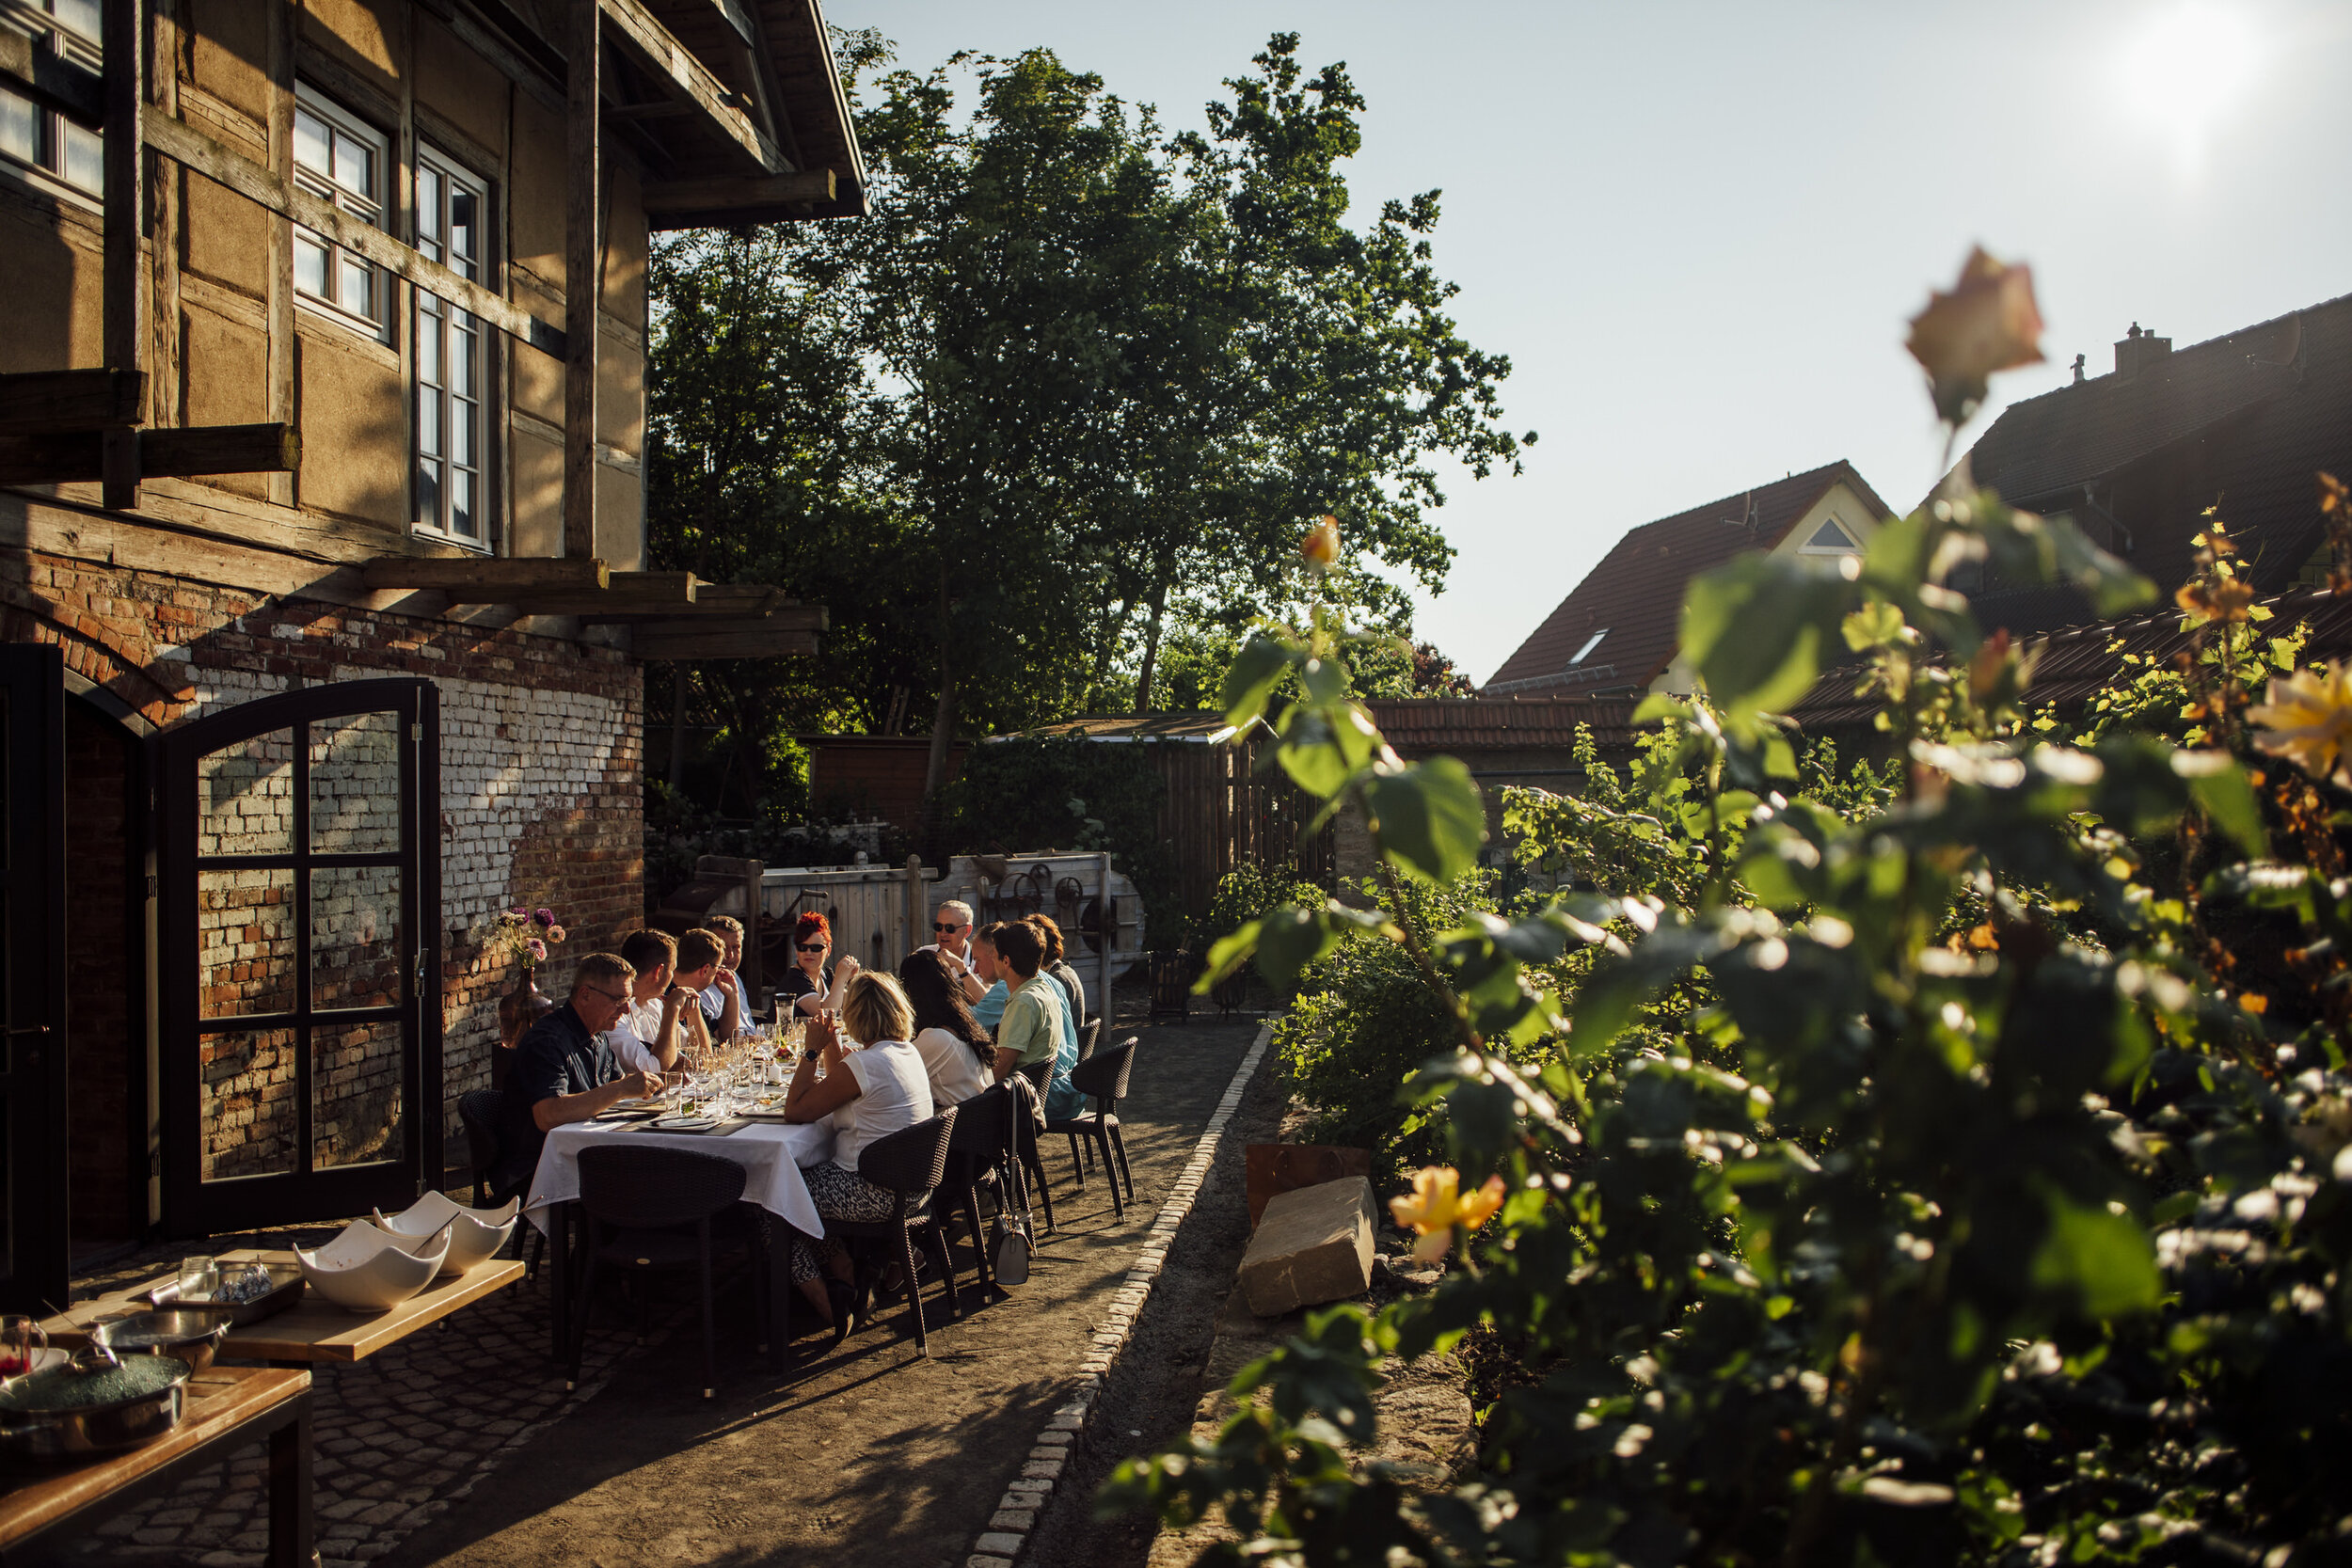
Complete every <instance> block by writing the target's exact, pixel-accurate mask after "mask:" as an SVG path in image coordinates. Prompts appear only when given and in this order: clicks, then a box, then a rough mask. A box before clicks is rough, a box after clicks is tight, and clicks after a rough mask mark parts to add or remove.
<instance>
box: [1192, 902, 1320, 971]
mask: <svg viewBox="0 0 2352 1568" xmlns="http://www.w3.org/2000/svg"><path fill="white" fill-rule="evenodd" d="M1340 935H1341V931H1340V927H1338V926H1337V925H1335V924H1334V923H1333V922H1331V921H1330V920H1328V919H1327V918H1326V917H1325V915H1324V912H1323V911H1321V910H1309V909H1301V908H1300V907H1299V906H1297V905H1295V904H1286V905H1284V906H1283V907H1282V908H1280V909H1279V910H1276V911H1273V912H1272V913H1270V914H1268V915H1267V916H1266V917H1265V918H1264V919H1263V920H1261V921H1259V922H1258V973H1259V974H1263V975H1264V976H1265V979H1266V984H1267V985H1270V986H1272V987H1273V988H1274V989H1275V990H1289V989H1290V987H1291V986H1292V985H1293V984H1294V983H1295V982H1296V980H1297V979H1298V972H1299V971H1300V970H1302V969H1304V968H1306V967H1307V966H1308V965H1309V964H1311V963H1312V962H1314V961H1315V960H1316V959H1317V958H1321V957H1323V955H1325V954H1326V953H1328V952H1329V951H1330V950H1331V949H1332V948H1333V947H1334V946H1336V945H1337V944H1338V942H1339V940H1340ZM1220 945H1222V944H1220Z"/></svg>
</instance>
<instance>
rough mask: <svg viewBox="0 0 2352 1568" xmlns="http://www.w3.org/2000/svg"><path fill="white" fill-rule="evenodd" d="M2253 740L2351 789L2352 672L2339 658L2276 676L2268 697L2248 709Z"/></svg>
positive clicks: (2310, 770) (2314, 773)
mask: <svg viewBox="0 0 2352 1568" xmlns="http://www.w3.org/2000/svg"><path fill="white" fill-rule="evenodd" d="M2246 719H2247V722H2249V723H2250V724H2255V725H2258V726H2260V727H2259V728H2258V729H2257V730H2256V731H2255V733H2254V744H2255V745H2256V746H2257V747H2259V748H2260V749H2262V750H2263V751H2265V752H2269V753H2270V754H2271V755H2272V756H2274V757H2287V758H2290V759H2292V760H2293V761H2294V763H2295V765H2296V767H2298V768H2302V769H2303V771H2304V772H2306V773H2309V774H2310V775H2312V777H2313V778H2315V779H2326V778H2332V779H2334V780H2335V782H2336V783H2337V784H2340V785H2342V786H2343V787H2344V788H2345V789H2352V671H2347V670H2346V668H2345V667H2344V665H2343V664H2341V663H2338V662H2335V661H2332V660H2331V661H2330V662H2328V664H2326V665H2324V666H2322V667H2320V668H2318V669H2312V670H2297V671H2296V672H2295V673H2293V674H2292V675H2287V676H2284V677H2273V678H2272V680H2271V682H2270V700H2269V701H2268V702H2267V703H2262V704H2258V705H2255V706H2253V707H2249V708H2248V709H2247V710H2246Z"/></svg>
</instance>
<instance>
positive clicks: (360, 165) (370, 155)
mask: <svg viewBox="0 0 2352 1568" xmlns="http://www.w3.org/2000/svg"><path fill="white" fill-rule="evenodd" d="M335 183H337V184H338V185H342V186H343V187H344V188H345V189H347V190H354V191H358V193H359V194H360V195H362V196H367V197H373V196H374V195H375V152H374V150H373V149H372V148H370V147H368V146H367V145H366V144H364V143H362V142H360V141H358V139H357V138H355V137H352V136H347V135H343V133H342V132H341V131H338V132H336V133H335Z"/></svg>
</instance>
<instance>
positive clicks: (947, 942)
mask: <svg viewBox="0 0 2352 1568" xmlns="http://www.w3.org/2000/svg"><path fill="white" fill-rule="evenodd" d="M972 950H973V936H972V906H971V905H969V904H967V903H965V902H964V901H963V900H962V899H961V898H950V899H948V900H946V902H945V903H943V904H941V905H940V906H939V909H938V911H937V912H935V913H934V914H933V915H932V916H931V942H930V945H929V946H927V947H918V948H916V949H915V951H916V952H918V953H937V954H938V955H939V956H940V957H941V958H945V959H946V960H947V973H948V974H951V975H953V976H955V980H956V987H957V989H958V990H961V991H962V992H963V999H964V1000H965V1001H966V1002H977V1001H978V1000H979V999H980V997H981V996H982V995H983V994H984V993H985V992H986V991H987V990H988V982H987V981H985V980H983V979H981V978H980V975H979V971H978V969H977V967H976V964H975V961H974V958H973V956H972Z"/></svg>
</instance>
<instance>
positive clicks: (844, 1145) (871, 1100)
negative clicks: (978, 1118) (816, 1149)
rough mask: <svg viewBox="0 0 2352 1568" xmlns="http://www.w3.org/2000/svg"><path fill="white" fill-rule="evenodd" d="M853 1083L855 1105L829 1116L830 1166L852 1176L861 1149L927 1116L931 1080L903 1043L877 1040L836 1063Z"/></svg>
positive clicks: (919, 1056) (919, 1059)
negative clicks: (855, 1095)
mask: <svg viewBox="0 0 2352 1568" xmlns="http://www.w3.org/2000/svg"><path fill="white" fill-rule="evenodd" d="M841 1061H842V1065H843V1066H845V1067H847V1068H848V1069H850V1074H851V1075H852V1076H853V1077H855V1078H856V1079H857V1087H858V1095H857V1098H856V1099H855V1100H852V1101H850V1102H849V1103H848V1104H847V1105H844V1106H842V1107H841V1109H839V1110H837V1111H835V1112H834V1114H833V1163H834V1164H836V1165H839V1166H840V1167H841V1168H842V1169H843V1170H846V1171H849V1172H850V1173H852V1174H855V1172H856V1170H857V1159H858V1156H859V1155H861V1154H863V1153H865V1152H866V1145H867V1144H870V1143H872V1142H874V1141H875V1140H876V1139H879V1138H886V1137H888V1136H890V1134H891V1133H893V1132H905V1131H906V1130H907V1129H908V1128H910V1127H912V1126H914V1124H915V1123H916V1122H918V1121H928V1120H929V1119H930V1116H931V1080H930V1074H929V1073H927V1072H925V1071H924V1070H923V1056H922V1053H920V1052H918V1051H916V1050H915V1049H914V1046H913V1045H910V1044H909V1043H908V1042H906V1041H905V1040H877V1041H875V1042H874V1043H873V1044H872V1045H868V1046H866V1047H864V1048H863V1049H861V1050H857V1051H851V1052H850V1053H846V1054H845V1055H843V1057H842V1058H841Z"/></svg>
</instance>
